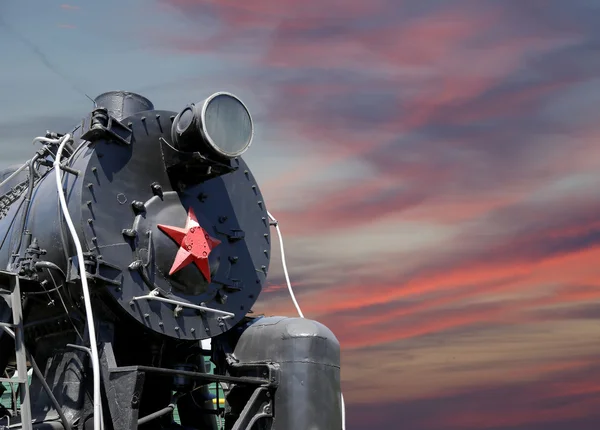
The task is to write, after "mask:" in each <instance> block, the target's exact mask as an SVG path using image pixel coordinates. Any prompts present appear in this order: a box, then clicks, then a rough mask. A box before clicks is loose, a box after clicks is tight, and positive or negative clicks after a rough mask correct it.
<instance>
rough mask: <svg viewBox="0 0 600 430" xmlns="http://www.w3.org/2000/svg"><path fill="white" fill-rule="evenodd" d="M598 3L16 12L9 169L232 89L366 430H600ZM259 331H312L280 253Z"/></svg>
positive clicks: (7, 14) (15, 6) (268, 3)
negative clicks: (144, 114) (89, 117)
mask: <svg viewBox="0 0 600 430" xmlns="http://www.w3.org/2000/svg"><path fill="white" fill-rule="evenodd" d="M599 22H600V1H597V0H596V1H594V0H514V1H512V0H504V1H491V0H490V1H487V0H473V1H462V0H453V1H442V0H438V1H434V0H410V1H409V0H344V1H343V0H247V1H240V0H238V1H234V0H203V1H202V0H104V1H84V0H80V1H75V0H72V1H70V2H69V4H63V3H61V2H60V1H55V0H0V53H1V54H2V60H0V64H1V66H0V94H2V97H1V98H0V113H1V115H0V142H1V144H0V145H1V146H0V148H2V150H3V152H2V154H3V155H2V159H1V160H0V167H4V166H6V165H8V164H12V163H15V162H17V161H21V160H23V159H24V158H25V157H27V156H29V155H30V154H31V153H32V151H33V148H32V147H31V145H30V142H31V140H32V138H33V137H35V136H37V135H41V134H44V132H45V131H46V129H53V130H57V131H66V130H68V129H69V128H71V127H72V125H74V124H75V123H76V122H77V121H79V119H80V117H82V116H83V114H84V113H85V112H86V111H87V110H89V109H90V107H91V102H90V101H89V100H88V99H87V98H86V97H85V94H88V95H90V96H92V97H94V96H96V95H98V94H99V93H101V92H104V91H108V90H115V89H123V90H130V91H137V92H140V93H142V94H144V95H145V96H147V97H148V98H150V99H151V100H152V101H153V102H154V104H155V106H156V107H157V108H160V109H172V110H175V111H179V110H180V109H181V108H182V107H183V106H184V105H185V104H187V103H188V102H191V101H198V100H201V99H202V98H204V97H205V96H207V95H209V94H211V93H213V92H215V91H218V90H227V91H231V92H233V93H235V94H236V95H238V96H239V97H240V98H241V99H242V100H244V102H245V103H246V104H247V105H248V107H249V109H250V110H251V112H252V114H253V118H254V120H255V123H256V136H255V141H254V143H253V145H252V148H251V149H250V151H249V152H248V153H247V155H246V156H245V157H244V158H245V159H246V161H247V162H248V163H249V164H250V166H251V168H252V169H253V172H254V174H255V176H256V177H257V179H258V181H259V184H261V187H262V191H263V194H264V195H265V199H266V202H267V205H268V208H269V210H270V211H271V212H272V213H273V215H274V216H275V217H276V218H277V219H278V220H279V221H280V226H281V229H282V231H283V234H284V239H285V242H286V254H287V258H288V264H289V266H290V274H291V277H292V282H293V284H294V287H295V291H296V294H297V297H298V300H299V302H300V304H301V306H302V308H303V310H304V312H305V314H306V316H307V317H309V318H314V319H317V320H319V321H321V322H323V323H325V324H326V325H328V326H329V327H330V328H331V329H332V330H333V331H334V332H335V334H336V335H337V336H338V339H339V340H340V342H341V345H342V382H343V390H344V395H345V398H346V403H347V423H348V424H347V428H348V429H349V430H367V429H373V428H378V429H390V430H395V429H398V430H450V429H454V430H471V429H472V430H479V429H483V428H485V429H489V430H541V429H544V430H597V428H598V426H599V423H600V120H599V118H600V115H599V111H600V109H599V107H598V106H600V27H599V26H598V23H599ZM255 311H256V312H264V313H268V314H285V315H294V313H295V311H294V308H293V304H292V302H291V300H290V298H289V295H288V293H287V290H286V289H285V287H284V280H283V272H282V270H281V265H280V259H279V257H278V255H274V257H273V260H272V266H271V272H270V284H269V285H268V287H267V288H266V290H264V291H263V294H262V295H261V297H260V299H259V302H258V303H257V305H256V306H255Z"/></svg>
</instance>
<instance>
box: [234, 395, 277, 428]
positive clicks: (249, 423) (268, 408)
mask: <svg viewBox="0 0 600 430" xmlns="http://www.w3.org/2000/svg"><path fill="white" fill-rule="evenodd" d="M272 417H273V407H272V405H271V399H270V393H269V389H268V388H267V387H258V388H256V389H255V390H254V392H253V393H252V396H250V400H248V403H246V406H245V407H244V409H243V410H242V413H241V414H240V416H239V417H238V419H237V420H236V422H235V424H234V425H233V427H232V428H231V430H251V429H252V428H253V426H254V424H255V423H256V422H257V421H258V420H259V419H262V418H272Z"/></svg>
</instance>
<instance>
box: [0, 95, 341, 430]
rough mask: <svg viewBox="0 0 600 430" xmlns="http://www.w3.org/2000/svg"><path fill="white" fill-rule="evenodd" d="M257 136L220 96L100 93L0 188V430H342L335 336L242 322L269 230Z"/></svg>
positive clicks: (260, 273) (279, 321)
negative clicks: (178, 104) (2, 385)
mask: <svg viewBox="0 0 600 430" xmlns="http://www.w3.org/2000/svg"><path fill="white" fill-rule="evenodd" d="M253 134H254V125H253V123H252V120H251V116H250V113H249V111H248V109H247V108H246V106H245V105H244V104H243V103H242V102H241V100H240V99H239V98H237V97H236V96H235V95H233V94H230V93H225V92H219V93H215V94H213V95H212V96H210V97H208V98H207V99H205V100H204V101H202V102H201V103H192V104H190V105H188V106H186V107H185V108H184V109H183V110H182V111H180V112H179V113H177V112H172V111H168V110H156V109H155V108H154V106H153V104H152V103H151V102H150V100H148V99H147V98H145V97H143V96H141V95H139V94H135V93H131V92H124V91H112V92H108V93H104V94H101V95H100V96H98V97H97V98H96V99H95V100H94V108H93V110H92V111H91V112H90V113H89V114H87V115H86V116H85V117H84V118H83V120H82V121H81V123H80V124H78V125H77V127H75V128H74V129H73V130H70V131H68V132H65V130H63V131H62V132H61V133H57V132H47V133H46V135H45V136H44V137H40V138H36V140H35V141H34V143H36V144H39V145H40V146H39V149H37V151H36V152H35V154H34V155H33V157H32V158H31V159H30V160H29V161H27V162H26V163H25V164H23V165H21V166H16V167H12V168H9V169H7V170H5V171H4V172H1V173H0V181H1V182H0V269H1V270H0V374H1V375H0V376H2V380H1V381H2V382H9V383H15V382H16V383H17V384H18V390H17V392H16V393H15V396H14V397H15V398H16V401H15V402H13V404H12V405H10V406H8V407H3V408H1V409H0V416H1V418H0V429H3V428H10V429H61V430H69V429H78V430H79V429H93V430H100V429H104V430H113V429H114V430H123V429H137V428H138V427H140V428H142V429H148V430H151V429H199V430H200V429H210V430H214V429H217V428H218V423H219V422H223V423H224V428H225V429H227V430H309V429H310V430H340V429H341V428H342V419H343V417H342V408H341V404H342V400H341V391H340V346H339V343H338V341H337V339H336V338H335V336H334V334H333V333H332V332H331V331H330V330H329V329H328V328H327V327H325V326H324V325H322V324H321V323H319V322H316V321H313V320H309V319H304V318H287V317H261V316H258V317H254V316H252V313H251V307H252V306H253V304H254V303H255V301H256V300H257V298H258V296H259V294H260V292H261V289H262V287H263V285H264V284H265V281H266V278H267V273H268V269H269V261H270V253H271V240H272V237H271V227H272V226H273V224H274V223H275V222H276V221H274V219H273V218H272V217H270V214H269V213H268V211H267V209H266V205H265V202H264V199H263V197H262V194H261V191H260V189H259V187H258V184H257V183H256V181H255V179H254V177H253V175H252V173H251V171H250V169H249V167H248V166H247V165H246V163H245V162H244V160H243V159H242V158H241V155H242V154H243V153H244V152H245V151H246V150H247V149H248V148H249V147H250V145H251V143H252V139H253ZM208 340H210V342H207V341H208ZM210 363H212V365H213V366H214V371H213V372H209V369H208V366H207V365H208V364H210ZM28 372H29V373H30V374H32V377H31V382H30V383H29V382H28V378H27V374H28ZM11 375H12V376H11ZM214 385H220V386H226V387H227V394H226V398H225V402H224V405H225V406H224V407H223V408H222V407H220V406H219V405H220V402H219V401H216V402H215V401H213V399H211V396H210V392H209V388H210V387H211V386H214ZM15 386H16V385H15ZM220 392H221V391H218V393H220ZM0 394H1V393H0ZM174 409H176V410H177V412H178V415H179V419H178V422H176V421H175V420H174V419H173V411H174Z"/></svg>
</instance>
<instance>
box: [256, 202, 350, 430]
mask: <svg viewBox="0 0 600 430" xmlns="http://www.w3.org/2000/svg"><path fill="white" fill-rule="evenodd" d="M267 215H268V216H269V218H270V219H271V221H272V224H271V225H273V226H274V227H275V230H276V231H277V237H278V238H279V251H280V252H281V265H282V266H283V274H284V275H285V282H286V283H287V287H288V291H289V292H290V296H291V297H292V301H293V302H294V306H296V310H297V311H298V315H300V317H301V318H304V313H303V312H302V309H300V305H299V304H298V300H296V295H295V294H294V289H293V288H292V283H291V282H290V275H289V274H288V270H287V263H286V261H285V251H284V246H283V235H282V234H281V230H280V229H279V222H277V220H276V219H275V217H274V216H273V215H271V212H269V211H267ZM340 401H341V405H340V407H341V410H342V430H346V405H345V403H344V394H342V393H340Z"/></svg>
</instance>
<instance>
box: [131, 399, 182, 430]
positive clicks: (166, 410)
mask: <svg viewBox="0 0 600 430" xmlns="http://www.w3.org/2000/svg"><path fill="white" fill-rule="evenodd" d="M173 410H175V404H174V403H171V404H170V405H169V406H167V407H166V408H162V409H160V410H158V411H156V412H153V413H151V414H150V415H146V416H145V417H142V418H140V419H139V420H138V426H141V425H142V424H146V423H147V422H150V421H152V420H155V419H157V418H160V417H162V416H163V415H167V414H168V413H171V412H173Z"/></svg>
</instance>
